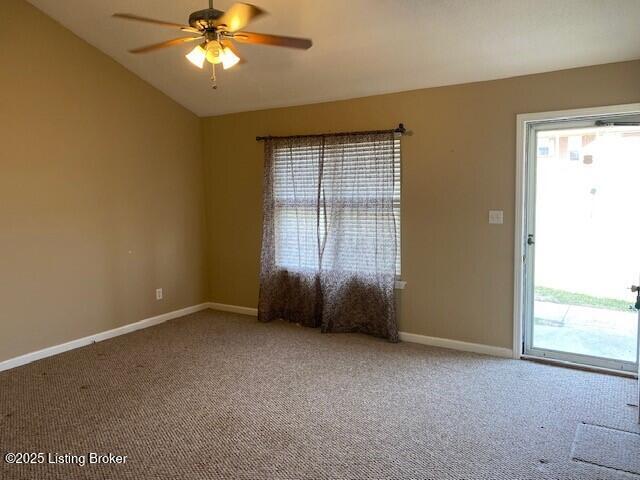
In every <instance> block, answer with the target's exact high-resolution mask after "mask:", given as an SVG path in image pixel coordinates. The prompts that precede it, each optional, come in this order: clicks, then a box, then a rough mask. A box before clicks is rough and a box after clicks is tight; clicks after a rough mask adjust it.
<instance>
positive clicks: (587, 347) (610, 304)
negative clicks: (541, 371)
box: [523, 115, 640, 372]
mask: <svg viewBox="0 0 640 480" xmlns="http://www.w3.org/2000/svg"><path fill="white" fill-rule="evenodd" d="M527 135H528V136H527V142H528V143H527V182H528V187H527V192H528V195H527V218H526V229H527V230H526V233H527V237H526V245H525V250H526V251H525V271H526V275H525V293H526V301H525V303H526V304H525V329H524V330H525V331H524V345H523V347H524V349H523V351H524V353H525V355H529V356H534V357H543V358H551V359H555V360H561V361H567V362H572V363H578V364H584V365H591V366H597V367H603V368H609V369H614V370H624V371H634V372H636V371H637V370H638V320H639V318H638V311H637V310H636V307H637V306H638V305H636V292H632V290H631V286H632V285H639V284H640V118H639V117H638V116H630V115H626V116H616V117H608V118H604V117H603V118H590V119H585V120H579V121H553V122H539V123H534V124H531V125H529V127H528V132H527Z"/></svg>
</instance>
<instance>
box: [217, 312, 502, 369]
mask: <svg viewBox="0 0 640 480" xmlns="http://www.w3.org/2000/svg"><path fill="white" fill-rule="evenodd" d="M209 308H211V309H213V310H220V311H222V312H233V313H241V314H243V315H252V316H254V317H255V316H257V315H258V309H257V308H249V307H239V306H237V305H227V304H224V303H209ZM400 340H402V341H403V342H410V343H420V344H422V345H430V346H432V347H442V348H449V349H451V350H461V351H463V352H473V353H481V354H483V355H492V356H494V357H506V358H512V357H513V353H512V351H511V349H509V348H501V347H494V346H492V345H483V344H480V343H468V342H462V341H460V340H450V339H448V338H438V337H427V336H425V335H418V334H415V333H407V332H400Z"/></svg>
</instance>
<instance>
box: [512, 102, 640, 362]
mask: <svg viewBox="0 0 640 480" xmlns="http://www.w3.org/2000/svg"><path fill="white" fill-rule="evenodd" d="M629 114H640V103H632V104H626V105H611V106H604V107H592V108H580V109H574V110H560V111H553V112H540V113H525V114H519V115H517V116H516V178H515V180H516V183H515V186H516V188H515V222H514V225H515V227H514V230H515V232H514V233H515V235H514V269H513V271H514V288H513V357H514V358H517V359H519V358H526V355H525V351H524V333H525V332H524V329H525V315H526V314H527V311H526V305H527V304H528V302H527V298H525V296H526V293H527V292H526V284H525V279H526V274H527V272H526V268H527V263H530V264H531V262H527V261H526V260H527V257H526V255H527V234H528V231H527V217H528V215H527V208H528V207H529V205H528V201H527V199H528V196H529V188H530V186H529V185H528V184H527V182H528V181H530V175H529V169H530V168H531V165H530V160H529V159H531V158H533V161H535V158H534V156H533V152H532V148H533V146H534V144H535V141H533V140H534V139H532V138H531V133H532V132H534V131H535V129H534V127H535V126H536V125H539V124H540V123H548V122H568V123H569V122H572V123H574V124H575V122H580V121H586V120H590V119H591V120H592V119H593V118H594V117H602V116H607V117H615V116H618V115H621V116H622V115H629ZM558 363H565V364H574V365H575V363H573V362H571V361H562V360H558ZM580 366H584V365H580ZM594 369H598V368H597V367H594ZM600 370H610V369H607V368H600ZM612 371H613V370H612ZM615 371H616V372H619V370H615Z"/></svg>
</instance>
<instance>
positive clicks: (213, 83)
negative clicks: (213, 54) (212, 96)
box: [211, 63, 218, 90]
mask: <svg viewBox="0 0 640 480" xmlns="http://www.w3.org/2000/svg"><path fill="white" fill-rule="evenodd" d="M216 82H217V80H216V66H215V64H213V63H212V64H211V88H213V89H214V90H216V89H217V88H218V84H217V83H216Z"/></svg>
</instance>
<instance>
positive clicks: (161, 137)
mask: <svg viewBox="0 0 640 480" xmlns="http://www.w3.org/2000/svg"><path fill="white" fill-rule="evenodd" d="M0 45H2V48H0V361H1V360H4V359H7V358H10V357H14V356H17V355H20V354H23V353H27V352H31V351H34V350H37V349H40V348H43V347H48V346H52V345H56V344H60V343H62V342H65V341H69V340H73V339H77V338H80V337H83V336H86V335H90V334H93V333H97V332H101V331H104V330H108V329H111V328H114V327H117V326H119V325H123V324H127V323H131V322H134V321H138V320H142V319H144V318H147V317H150V316H153V315H157V314H160V313H163V312H167V311H171V310H175V309H178V308H180V307H184V306H188V305H194V304H197V303H200V302H202V301H204V300H206V297H207V296H208V292H207V290H208V286H207V283H208V280H207V272H206V260H205V259H206V255H205V249H206V242H205V238H206V232H205V224H204V221H205V218H204V217H205V216H204V209H205V200H204V185H203V183H204V179H203V164H202V154H201V132H200V127H201V125H200V120H199V119H198V118H197V117H196V116H195V115H193V114H191V113H190V112H188V111H187V110H185V109H184V108H182V107H180V106H178V105H177V104H176V103H175V102H173V101H172V100H170V99H169V98H168V97H166V96H164V95H163V94H161V93H160V92H158V91H157V90H155V89H153V88H152V87H151V86H149V85H148V84H146V83H145V82H143V81H142V80H140V79H139V78H138V77H136V76H135V75H133V74H132V73H130V72H128V71H127V70H125V69H124V68H123V67H122V66H120V65H119V64H117V63H116V62H114V61H113V60H111V59H109V58H108V57H107V56H106V55H104V54H102V53H100V52H99V51H98V50H96V49H95V48H93V47H91V46H90V45H88V44H87V43H85V42H84V41H82V40H80V39H79V38H77V37H76V36H74V35H73V34H72V33H70V32H69V31H67V30H66V29H64V28H63V27H61V26H60V25H59V24H57V23H55V22H54V21H53V20H51V19H50V18H48V17H46V16H45V15H44V14H42V13H40V12H39V11H38V10H36V9H35V8H33V7H32V6H30V5H29V4H27V3H26V2H23V1H19V0H2V2H0ZM156 287H163V288H164V290H165V299H164V300H162V301H156V300H155V288H156Z"/></svg>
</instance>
